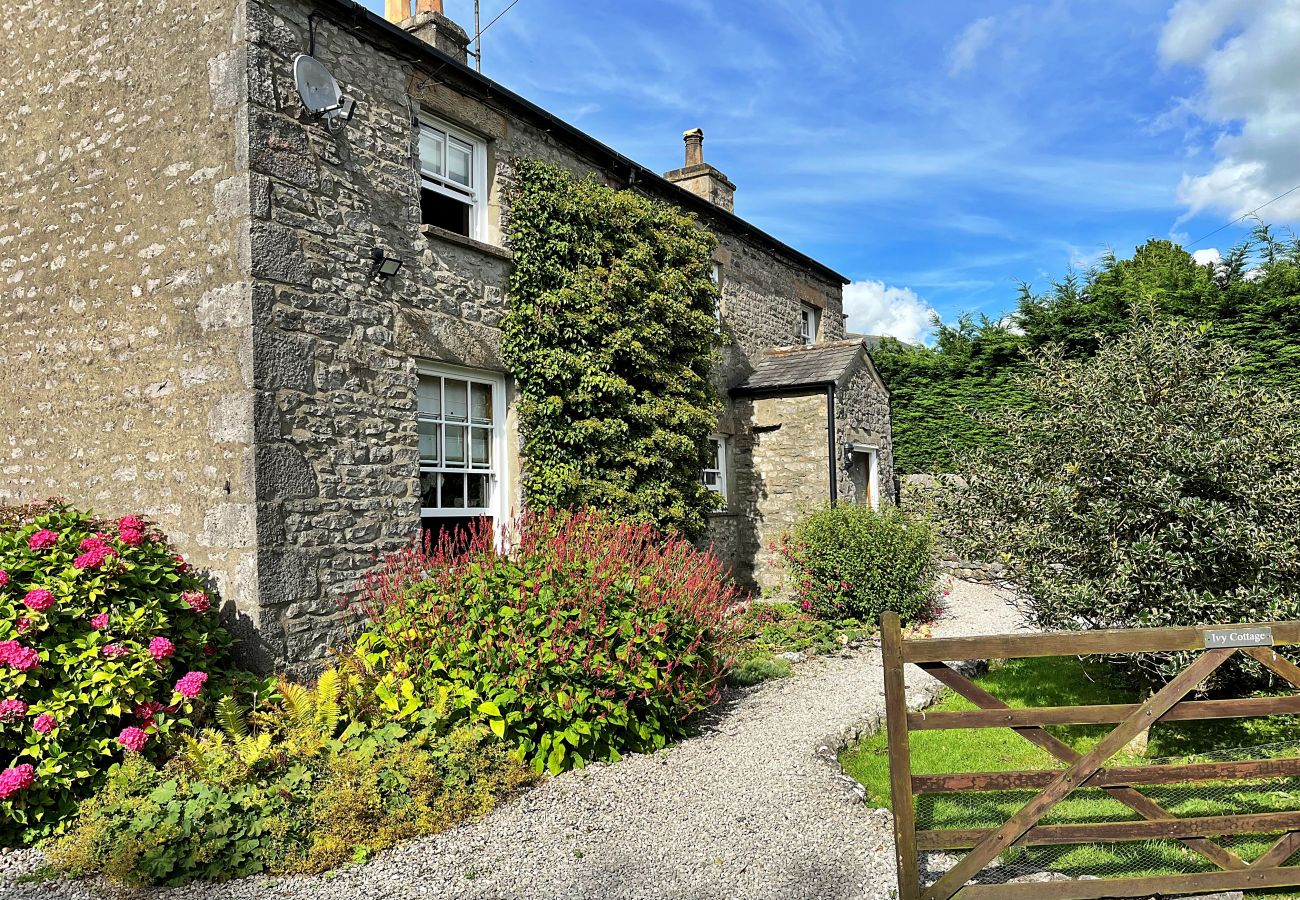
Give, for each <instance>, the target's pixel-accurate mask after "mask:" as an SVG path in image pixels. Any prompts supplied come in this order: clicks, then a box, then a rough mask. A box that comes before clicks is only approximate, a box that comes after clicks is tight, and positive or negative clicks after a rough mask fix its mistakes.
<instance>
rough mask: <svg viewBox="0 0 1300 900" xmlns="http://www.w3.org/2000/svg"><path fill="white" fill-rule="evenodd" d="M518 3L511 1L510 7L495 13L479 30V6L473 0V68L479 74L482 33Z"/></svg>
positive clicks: (481, 64) (481, 60) (481, 58)
mask: <svg viewBox="0 0 1300 900" xmlns="http://www.w3.org/2000/svg"><path fill="white" fill-rule="evenodd" d="M518 2H519V0H511V2H510V5H509V6H507V7H506V8H505V9H503V10H501V12H499V13H497V14H496V17H495V18H493V19H492V21H491V22H488V23H487V24H486V25H484V26H483V27H482V28H479V27H478V9H479V5H478V0H475V2H474V66H475V68H476V69H478V70H479V71H480V72H482V71H483V42H482V41H481V40H480V38H482V37H483V32H485V31H487V30H488V29H489V28H491V27H492V26H493V25H495V24H496V23H497V22H500V21H501V17H502V16H504V15H505V14H506V13H508V12H510V10H512V9H514V8H515V4H516V3H518Z"/></svg>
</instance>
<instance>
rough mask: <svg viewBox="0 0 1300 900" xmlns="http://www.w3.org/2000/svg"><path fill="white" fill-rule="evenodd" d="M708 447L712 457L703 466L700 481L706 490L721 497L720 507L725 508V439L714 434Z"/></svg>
mask: <svg viewBox="0 0 1300 900" xmlns="http://www.w3.org/2000/svg"><path fill="white" fill-rule="evenodd" d="M709 445H710V446H711V447H712V448H713V455H712V456H711V457H710V458H709V461H708V462H707V463H705V464H704V473H703V475H702V476H701V480H702V481H703V482H704V486H705V487H706V488H708V489H709V490H711V491H713V492H714V493H717V494H721V495H722V505H723V507H724V508H725V507H726V505H727V439H726V438H725V437H722V436H720V435H716V434H715V435H713V436H712V437H710V438H709Z"/></svg>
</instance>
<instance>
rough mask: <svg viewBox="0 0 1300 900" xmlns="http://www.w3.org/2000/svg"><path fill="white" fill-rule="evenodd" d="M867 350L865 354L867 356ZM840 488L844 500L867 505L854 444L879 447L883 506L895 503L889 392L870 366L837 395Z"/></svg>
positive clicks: (838, 484) (857, 374)
mask: <svg viewBox="0 0 1300 900" xmlns="http://www.w3.org/2000/svg"><path fill="white" fill-rule="evenodd" d="M866 352H867V351H866V350H863V351H862V353H863V355H864V356H865V354H866ZM835 429H836V446H837V447H838V448H839V451H840V455H839V460H838V470H837V471H838V474H837V476H836V478H837V487H838V489H839V497H840V499H841V500H844V501H847V502H853V503H861V504H865V503H866V502H867V501H866V495H865V491H866V477H865V470H864V469H863V467H862V465H861V460H862V457H861V456H859V455H857V454H855V453H854V452H853V449H852V445H854V444H859V445H866V446H874V447H878V448H879V454H878V457H877V467H878V468H877V478H878V487H879V490H880V502H881V503H893V502H894V499H895V497H894V438H893V426H892V424H891V420H890V414H889V393H888V392H887V391H886V390H885V388H884V385H882V384H881V383H880V380H879V379H878V378H877V377H876V375H875V373H874V372H873V371H872V368H871V366H870V364H869V363H866V362H864V363H863V365H862V368H860V369H859V370H858V371H857V372H855V373H854V374H853V375H852V376H851V377H850V378H849V380H848V382H847V383H845V384H843V385H841V386H840V387H839V388H838V389H837V391H836V394H835Z"/></svg>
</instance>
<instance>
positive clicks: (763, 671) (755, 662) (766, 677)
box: [727, 653, 794, 687]
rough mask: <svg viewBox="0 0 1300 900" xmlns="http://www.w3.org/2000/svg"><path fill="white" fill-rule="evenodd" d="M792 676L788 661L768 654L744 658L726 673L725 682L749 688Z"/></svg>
mask: <svg viewBox="0 0 1300 900" xmlns="http://www.w3.org/2000/svg"><path fill="white" fill-rule="evenodd" d="M793 674H794V666H793V665H791V663H790V660H788V659H785V658H783V657H780V656H772V655H771V654H769V653H759V654H755V655H752V656H746V657H744V658H743V659H741V660H740V662H738V663H737V664H736V665H734V666H732V668H731V671H729V672H728V673H727V680H728V681H729V682H730V683H731V684H734V685H738V686H740V687H749V686H750V685H754V684H761V683H762V682H764V681H772V680H774V679H776V678H788V677H789V676H791V675H793Z"/></svg>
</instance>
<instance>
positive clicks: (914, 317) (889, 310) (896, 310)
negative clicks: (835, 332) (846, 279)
mask: <svg viewBox="0 0 1300 900" xmlns="http://www.w3.org/2000/svg"><path fill="white" fill-rule="evenodd" d="M844 311H845V312H846V313H847V314H848V317H849V321H848V329H849V331H855V332H858V333H859V334H882V335H889V336H891V337H896V338H898V339H899V340H900V341H905V342H906V343H909V344H919V343H921V342H923V341H924V340H925V339H926V338H927V337H928V336H929V334H930V317H931V316H933V315H934V313H935V310H934V307H933V306H931V305H930V304H929V303H926V302H925V301H924V300H923V299H921V297H920V295H918V294H917V293H916V291H914V290H912V289H911V288H905V287H890V286H889V285H887V284H885V283H884V282H883V281H855V282H853V283H852V284H850V285H848V286H847V287H845V288H844Z"/></svg>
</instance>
